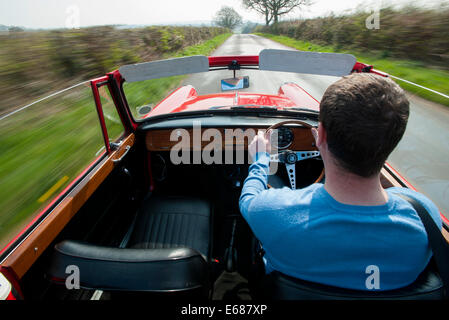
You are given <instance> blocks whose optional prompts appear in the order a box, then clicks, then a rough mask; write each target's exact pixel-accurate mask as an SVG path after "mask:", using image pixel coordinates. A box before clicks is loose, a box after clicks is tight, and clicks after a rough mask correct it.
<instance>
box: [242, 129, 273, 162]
mask: <svg viewBox="0 0 449 320" xmlns="http://www.w3.org/2000/svg"><path fill="white" fill-rule="evenodd" d="M248 151H249V155H250V157H251V159H252V160H253V161H254V160H255V158H256V154H257V153H259V152H268V153H270V152H271V141H270V136H269V134H268V133H267V132H263V131H261V130H259V131H258V132H257V134H256V135H255V136H254V138H253V141H251V143H250V144H249V146H248Z"/></svg>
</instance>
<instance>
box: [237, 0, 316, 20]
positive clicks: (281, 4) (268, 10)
mask: <svg viewBox="0 0 449 320" xmlns="http://www.w3.org/2000/svg"><path fill="white" fill-rule="evenodd" d="M311 4H312V1H311V0H243V6H244V7H245V8H247V9H252V10H255V11H257V12H259V13H260V14H263V15H264V16H265V23H266V25H267V26H268V25H269V24H270V22H271V21H273V23H278V21H279V17H280V16H283V15H285V14H287V13H290V12H292V11H293V10H295V9H297V8H300V7H305V6H310V5H311Z"/></svg>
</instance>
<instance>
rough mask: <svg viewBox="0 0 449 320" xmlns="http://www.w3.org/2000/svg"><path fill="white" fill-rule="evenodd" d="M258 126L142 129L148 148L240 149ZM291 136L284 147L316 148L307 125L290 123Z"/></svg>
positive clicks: (246, 144) (245, 147)
mask: <svg viewBox="0 0 449 320" xmlns="http://www.w3.org/2000/svg"><path fill="white" fill-rule="evenodd" d="M258 130H263V131H265V130H266V128H260V127H259V128H254V127H252V128H201V129H196V130H194V129H191V128H190V129H157V130H149V131H147V132H146V147H147V150H148V151H170V150H172V148H173V147H175V146H176V148H183V149H184V150H199V149H201V150H202V149H205V148H206V147H207V149H215V150H230V149H232V150H242V149H245V150H246V149H247V148H248V143H249V142H251V140H252V139H253V137H254V135H255V134H257V132H258ZM290 130H291V131H292V133H293V139H292V141H291V144H290V145H289V146H288V148H287V149H289V150H293V151H307V150H316V147H315V141H314V138H313V136H312V133H311V131H310V129H308V128H304V127H290Z"/></svg>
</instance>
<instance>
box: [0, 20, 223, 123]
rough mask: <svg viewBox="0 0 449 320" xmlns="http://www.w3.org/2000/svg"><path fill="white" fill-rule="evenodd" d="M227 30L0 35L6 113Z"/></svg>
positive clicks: (108, 29)
mask: <svg viewBox="0 0 449 320" xmlns="http://www.w3.org/2000/svg"><path fill="white" fill-rule="evenodd" d="M224 32H227V30H226V29H224V28H217V27H189V26H183V27H172V26H150V27H145V28H134V29H120V28H117V27H114V26H102V27H91V28H82V29H77V30H49V31H17V32H8V33H6V32H5V33H0V97H1V99H0V115H1V114H4V113H6V112H8V111H11V110H14V109H15V108H17V107H20V106H22V105H24V104H26V103H30V102H32V101H33V100H36V99H38V98H41V97H42V96H44V95H47V94H49V93H51V92H54V91H56V90H58V89H64V88H66V87H68V86H70V85H72V84H76V83H79V82H81V81H84V80H87V79H90V78H94V77H98V76H101V75H104V74H105V73H107V72H110V71H112V70H114V69H116V68H118V67H119V66H121V65H124V64H129V63H137V62H143V61H150V60H155V59H160V58H162V56H163V55H164V54H168V53H171V52H176V51H178V50H180V49H182V48H184V47H186V46H192V45H196V44H199V43H201V42H203V41H205V40H208V39H211V38H213V37H215V36H217V35H219V34H222V33H224Z"/></svg>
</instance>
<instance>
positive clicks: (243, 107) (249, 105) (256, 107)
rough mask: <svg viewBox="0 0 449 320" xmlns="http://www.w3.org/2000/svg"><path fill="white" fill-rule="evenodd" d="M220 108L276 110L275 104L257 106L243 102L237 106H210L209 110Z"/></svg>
mask: <svg viewBox="0 0 449 320" xmlns="http://www.w3.org/2000/svg"><path fill="white" fill-rule="evenodd" d="M222 108H229V109H230V110H245V111H247V110H255V111H278V108H277V107H275V106H259V105H256V104H244V105H239V106H215V107H210V108H209V110H217V109H222Z"/></svg>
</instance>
